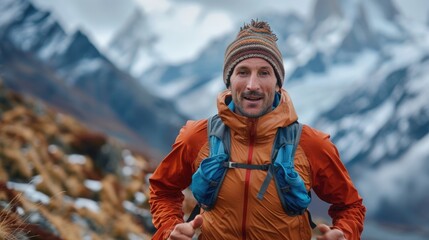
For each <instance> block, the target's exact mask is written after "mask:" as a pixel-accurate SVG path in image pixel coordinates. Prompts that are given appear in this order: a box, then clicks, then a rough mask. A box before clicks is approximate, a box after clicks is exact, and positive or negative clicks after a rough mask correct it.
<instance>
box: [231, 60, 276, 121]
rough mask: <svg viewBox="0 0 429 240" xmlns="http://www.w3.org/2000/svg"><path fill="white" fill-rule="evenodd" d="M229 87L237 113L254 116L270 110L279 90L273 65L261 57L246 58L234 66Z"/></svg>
mask: <svg viewBox="0 0 429 240" xmlns="http://www.w3.org/2000/svg"><path fill="white" fill-rule="evenodd" d="M229 89H230V90H231V93H232V100H233V101H234V104H235V112H236V113H237V114H239V115H242V116H246V117H251V118H256V117H260V116H262V115H264V114H266V113H268V112H270V111H271V107H272V104H273V101H274V95H275V92H276V91H278V90H279V87H278V85H277V78H276V75H275V72H274V69H273V67H272V66H271V65H270V64H269V63H268V62H267V61H266V60H264V59H262V58H248V59H245V60H243V61H241V62H240V63H238V64H237V66H235V68H234V71H233V73H232V75H231V78H230V86H229Z"/></svg>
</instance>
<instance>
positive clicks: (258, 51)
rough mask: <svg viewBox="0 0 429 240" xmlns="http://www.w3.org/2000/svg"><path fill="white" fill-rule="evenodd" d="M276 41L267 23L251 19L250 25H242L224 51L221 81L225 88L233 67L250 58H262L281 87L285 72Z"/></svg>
mask: <svg viewBox="0 0 429 240" xmlns="http://www.w3.org/2000/svg"><path fill="white" fill-rule="evenodd" d="M276 41H277V36H276V35H275V34H274V33H273V32H272V31H271V28H270V26H269V25H268V23H267V22H260V21H258V20H256V21H255V20H253V19H252V21H251V23H250V24H244V26H243V27H241V28H240V32H239V33H238V34H237V37H236V38H235V40H234V41H233V42H232V43H231V44H230V45H229V46H228V47H227V49H226V51H225V60H224V63H223V81H224V82H225V84H226V87H229V85H230V78H231V74H232V72H233V71H234V68H235V66H236V65H237V64H238V63H239V62H241V61H243V60H245V59H247V58H252V57H259V58H263V59H265V60H266V61H268V62H269V63H270V64H271V66H272V67H273V69H274V72H275V74H276V77H277V84H278V85H279V87H281V86H282V85H283V81H284V75H285V70H284V67H283V57H282V54H281V52H280V50H279V49H278V47H277V43H276Z"/></svg>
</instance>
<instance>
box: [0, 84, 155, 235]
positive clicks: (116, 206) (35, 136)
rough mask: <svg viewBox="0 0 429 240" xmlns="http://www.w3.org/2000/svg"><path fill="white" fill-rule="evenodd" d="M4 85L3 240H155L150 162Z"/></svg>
mask: <svg viewBox="0 0 429 240" xmlns="http://www.w3.org/2000/svg"><path fill="white" fill-rule="evenodd" d="M1 85H2V84H1ZM1 85H0V238H1V239H30V238H31V239H73V240H74V239H149V238H150V235H151V233H152V232H153V231H154V229H153V226H152V224H151V216H150V213H149V211H148V203H147V200H148V192H147V190H148V184H147V178H148V174H149V172H150V171H151V169H150V168H149V165H148V161H147V158H146V157H145V156H144V155H143V154H142V153H137V152H134V151H131V150H129V149H127V148H126V147H125V146H124V145H122V144H120V143H118V142H117V141H115V140H113V139H111V138H109V137H107V136H106V135H104V134H101V133H98V132H94V131H90V130H88V129H87V128H86V127H84V126H83V125H82V124H81V123H79V122H78V121H77V120H76V119H74V118H72V117H70V116H67V115H65V114H61V113H59V112H56V111H54V110H53V109H50V108H48V107H47V106H46V105H44V104H43V103H42V102H41V101H40V100H34V99H30V98H24V97H22V96H21V95H18V94H16V93H13V92H10V91H8V90H6V89H5V88H4V87H3V86H1Z"/></svg>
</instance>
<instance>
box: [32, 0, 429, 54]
mask: <svg viewBox="0 0 429 240" xmlns="http://www.w3.org/2000/svg"><path fill="white" fill-rule="evenodd" d="M32 1H33V2H36V3H37V5H38V6H40V7H43V8H45V9H53V10H54V15H55V16H56V18H57V19H58V20H59V21H60V23H61V25H62V26H63V27H64V28H65V29H66V30H67V31H68V32H70V33H72V32H74V31H75V30H76V29H78V28H80V29H83V31H84V32H85V33H87V34H88V35H89V36H90V38H91V39H92V40H93V41H94V42H95V43H96V44H97V45H98V46H100V47H105V46H106V45H107V43H108V42H109V40H110V39H111V37H112V36H113V34H114V33H115V32H116V31H117V30H118V29H119V28H120V27H121V26H123V25H124V23H125V21H126V20H127V18H129V17H130V16H131V15H132V13H133V11H134V10H135V8H136V7H141V8H142V9H143V11H144V12H145V13H146V14H147V15H148V16H149V21H150V22H151V25H152V26H153V28H154V29H155V30H156V31H157V34H159V35H160V36H161V42H160V43H159V44H158V52H160V53H161V54H163V55H166V57H169V58H170V59H171V61H181V60H183V59H186V58H189V57H192V56H194V55H195V54H197V53H198V51H199V49H201V48H202V47H204V46H205V44H207V42H208V41H209V40H210V39H212V38H213V37H216V36H220V35H222V34H224V33H226V32H229V31H235V30H236V29H232V28H233V23H236V22H240V23H241V22H243V23H244V22H248V20H249V18H250V16H253V15H254V14H255V13H257V12H260V11H261V9H263V10H264V11H270V10H275V11H283V12H286V11H291V10H293V11H295V12H297V13H298V14H300V15H301V16H303V17H308V16H309V14H310V12H311V11H312V6H313V2H314V0H268V1H260V0H216V1H213V0H72V1H70V0H32ZM394 1H395V2H396V4H397V5H398V8H399V10H400V11H402V12H403V13H404V14H405V16H407V17H409V18H413V19H415V20H418V21H424V22H426V21H427V17H428V15H429V1H427V0H394ZM172 36H174V37H172ZM177 46H181V47H180V48H177Z"/></svg>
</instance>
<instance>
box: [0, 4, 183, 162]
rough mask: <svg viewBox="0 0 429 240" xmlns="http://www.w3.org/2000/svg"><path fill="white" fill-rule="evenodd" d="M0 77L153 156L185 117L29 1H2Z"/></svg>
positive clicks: (165, 147)
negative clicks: (66, 31)
mask: <svg viewBox="0 0 429 240" xmlns="http://www.w3.org/2000/svg"><path fill="white" fill-rule="evenodd" d="M0 12H1V15H0V67H1V70H0V76H1V77H2V78H3V80H4V81H5V84H6V86H9V87H11V88H13V89H15V90H18V91H20V92H24V93H29V94H32V95H33V96H36V97H38V98H41V99H43V100H45V101H47V102H48V103H50V104H51V105H54V106H56V107H57V108H59V109H61V110H63V111H67V112H69V113H72V114H73V115H75V116H77V117H79V119H81V120H83V121H84V122H86V123H87V124H89V125H90V126H91V127H92V128H94V129H97V130H99V131H104V132H108V133H110V134H111V135H113V136H116V137H118V138H119V139H121V140H124V141H126V142H128V143H130V144H132V145H134V146H135V147H136V148H140V149H142V150H145V151H149V152H151V151H152V153H153V154H154V156H156V157H160V156H159V154H160V152H161V153H165V152H166V151H168V149H169V147H170V145H171V143H172V142H173V141H174V138H175V136H176V134H177V131H178V129H179V128H180V126H181V125H183V124H184V121H185V120H184V118H183V117H182V116H181V115H180V114H178V113H177V111H176V110H175V108H174V107H173V106H172V105H171V104H170V103H169V102H168V101H166V100H163V99H160V98H158V97H156V96H154V95H152V94H151V93H149V92H148V91H146V90H145V89H144V88H143V87H142V86H141V85H140V84H139V83H138V82H137V81H136V79H134V78H133V77H132V76H131V75H130V74H129V73H126V72H124V71H121V70H120V69H118V68H117V67H116V66H115V65H114V64H113V63H112V62H110V61H109V60H108V59H107V58H106V57H104V55H103V54H101V53H100V51H99V50H98V49H97V48H96V47H95V46H94V45H93V44H92V43H91V41H90V40H89V39H88V38H87V36H86V35H85V34H83V33H82V32H80V31H78V32H76V33H74V34H67V33H65V32H64V31H63V29H62V28H61V27H60V25H58V23H57V22H56V20H55V19H54V18H53V17H52V16H51V14H50V13H48V12H44V11H40V10H38V9H36V8H35V7H34V6H33V5H32V4H31V3H30V2H29V1H28V0H4V1H1V3H0Z"/></svg>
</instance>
